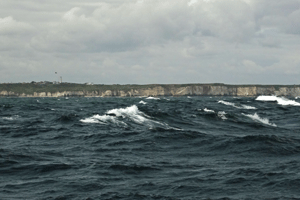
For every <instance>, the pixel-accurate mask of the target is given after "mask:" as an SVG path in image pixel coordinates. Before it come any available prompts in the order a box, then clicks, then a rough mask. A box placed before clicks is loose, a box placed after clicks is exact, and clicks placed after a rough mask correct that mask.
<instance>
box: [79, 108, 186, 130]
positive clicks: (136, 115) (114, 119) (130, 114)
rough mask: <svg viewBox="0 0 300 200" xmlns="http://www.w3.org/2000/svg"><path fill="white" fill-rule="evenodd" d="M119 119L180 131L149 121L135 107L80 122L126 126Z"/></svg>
mask: <svg viewBox="0 0 300 200" xmlns="http://www.w3.org/2000/svg"><path fill="white" fill-rule="evenodd" d="M113 115H115V116H113ZM120 117H121V118H123V119H124V118H128V119H130V120H131V121H133V122H135V123H137V124H141V125H145V126H148V127H149V128H155V127H156V126H157V125H158V126H162V127H163V128H166V129H174V130H181V129H177V128H174V127H171V126H169V125H168V124H166V123H162V122H158V121H155V120H152V119H150V118H151V117H150V116H148V115H146V114H145V113H143V112H141V111H140V110H139V109H138V107H137V106H136V105H132V106H130V107H127V108H116V109H112V110H109V111H107V112H106V114H105V115H94V116H92V117H89V118H86V119H81V120H80V121H81V122H84V123H103V124H108V123H113V124H117V125H118V126H120V125H121V126H127V124H126V123H125V122H122V121H120V120H119V119H118V118H120Z"/></svg>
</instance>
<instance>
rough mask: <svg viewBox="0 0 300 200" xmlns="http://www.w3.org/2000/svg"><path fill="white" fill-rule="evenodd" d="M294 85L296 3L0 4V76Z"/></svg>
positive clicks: (297, 78)
mask: <svg viewBox="0 0 300 200" xmlns="http://www.w3.org/2000/svg"><path fill="white" fill-rule="evenodd" d="M55 72H57V73H58V76H62V78H63V81H65V82H77V83H85V82H93V83H99V84H151V83H170V84H171V83H227V84H300V0H137V1H135V0H106V1H99V0H63V1H61V0H48V1H46V0H45V1H38V0H26V1H24V0H1V1H0V82H1V83H3V82H30V81H43V80H47V81H55V80H57V75H56V74H55Z"/></svg>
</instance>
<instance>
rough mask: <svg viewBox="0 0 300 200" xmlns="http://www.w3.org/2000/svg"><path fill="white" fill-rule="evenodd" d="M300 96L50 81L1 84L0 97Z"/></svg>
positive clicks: (281, 90) (248, 88)
mask: <svg viewBox="0 0 300 200" xmlns="http://www.w3.org/2000/svg"><path fill="white" fill-rule="evenodd" d="M185 95H191V96H192V95H195V96H258V95H277V96H300V85H226V84H223V83H212V84H150V85H119V84H115V85H100V84H95V85H92V84H77V83H60V84H54V83H51V82H31V83H5V84H0V96H2V97H7V96H14V97H60V96H83V97H84V96H101V97H104V96H119V97H126V96H185Z"/></svg>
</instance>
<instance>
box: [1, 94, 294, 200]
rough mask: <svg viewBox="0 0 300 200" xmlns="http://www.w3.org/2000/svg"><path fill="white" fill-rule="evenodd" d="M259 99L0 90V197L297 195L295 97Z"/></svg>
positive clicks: (209, 197)
mask: <svg viewBox="0 0 300 200" xmlns="http://www.w3.org/2000/svg"><path fill="white" fill-rule="evenodd" d="M274 98H275V97H274ZM261 100H262V101H258V100H255V98H232V97H211V98H210V97H192V98H188V97H180V98H172V97H166V98H160V99H146V98H69V99H66V98H60V99H57V98H45V99H43V98H38V99H36V98H2V99H0V137H1V140H0V199H128V200H129V199H130V200H132V199H168V200H171V199H185V200H187V199H193V200H194V199H195V200H196V199H300V121H299V120H300V112H299V111H300V106H299V105H300V104H299V103H298V102H299V101H298V100H295V99H291V98H290V100H291V101H288V100H287V99H282V98H277V99H275V100H277V101H276V102H275V101H266V100H268V98H267V97H262V99H261ZM273 100H274V99H273ZM297 101H298V102H297Z"/></svg>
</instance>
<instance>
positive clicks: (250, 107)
mask: <svg viewBox="0 0 300 200" xmlns="http://www.w3.org/2000/svg"><path fill="white" fill-rule="evenodd" d="M218 103H222V104H224V105H227V106H233V107H235V108H238V109H247V110H255V109H256V108H255V107H253V106H247V105H241V106H237V105H235V103H231V102H227V101H223V100H221V101H218Z"/></svg>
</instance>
